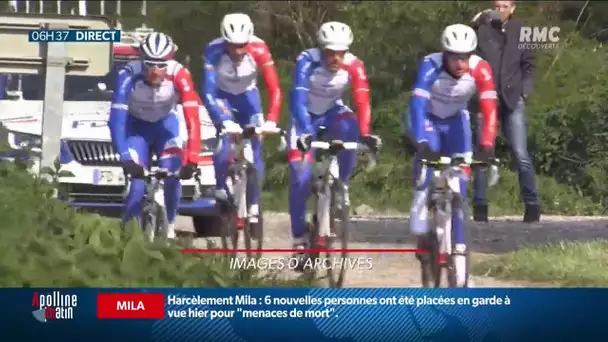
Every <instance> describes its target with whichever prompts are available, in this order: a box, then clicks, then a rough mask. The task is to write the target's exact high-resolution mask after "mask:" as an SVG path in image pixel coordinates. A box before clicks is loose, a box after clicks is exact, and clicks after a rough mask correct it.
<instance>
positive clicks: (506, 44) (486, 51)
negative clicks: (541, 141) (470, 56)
mask: <svg viewBox="0 0 608 342" xmlns="http://www.w3.org/2000/svg"><path fill="white" fill-rule="evenodd" d="M514 11H515V1H494V11H492V10H486V11H483V12H481V13H479V14H477V15H476V16H475V18H474V19H473V26H474V27H476V29H477V36H478V39H479V44H478V52H479V55H480V56H481V57H482V58H484V59H485V60H486V61H488V62H489V63H490V65H491V66H492V70H493V73H494V80H495V82H496V90H497V92H498V98H499V109H498V115H499V119H500V125H501V127H502V131H503V134H504V135H505V137H506V138H507V141H508V143H509V147H510V149H511V152H512V153H513V157H514V159H515V163H516V165H517V173H518V174H519V186H520V190H521V197H522V199H523V201H524V203H525V205H526V211H525V214H524V219H523V221H524V222H528V223H530V222H538V221H539V220H540V200H539V196H538V191H537V190H536V181H535V175H534V166H533V165H532V159H531V158H530V155H529V153H528V147H527V134H526V117H525V107H526V103H527V100H528V97H529V96H530V93H531V92H532V86H533V80H532V77H533V72H534V69H535V65H534V64H535V57H534V55H533V54H532V51H530V50H522V49H519V37H520V32H521V29H522V23H521V22H519V21H518V20H517V19H514V18H513V12H514ZM477 126H478V127H480V126H482V124H481V123H479V122H478V125H477ZM476 135H477V136H478V137H479V134H476ZM474 184H475V195H474V198H473V218H474V220H475V221H477V222H487V221H488V198H487V183H486V179H485V175H484V173H483V171H482V170H476V172H475V183H474Z"/></svg>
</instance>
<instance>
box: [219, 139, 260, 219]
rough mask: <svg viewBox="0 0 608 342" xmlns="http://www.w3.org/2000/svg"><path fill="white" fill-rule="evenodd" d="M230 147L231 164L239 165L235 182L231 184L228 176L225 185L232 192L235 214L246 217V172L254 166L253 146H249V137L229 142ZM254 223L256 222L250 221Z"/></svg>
mask: <svg viewBox="0 0 608 342" xmlns="http://www.w3.org/2000/svg"><path fill="white" fill-rule="evenodd" d="M231 149H232V151H233V152H234V162H233V165H234V164H235V165H240V167H237V172H235V184H231V183H232V180H231V178H228V181H227V182H226V186H227V187H228V190H229V191H230V193H232V194H233V196H234V200H235V204H236V208H237V210H236V214H237V217H238V218H242V219H244V218H248V216H249V215H248V211H247V183H248V179H247V173H248V171H249V170H251V168H254V167H255V166H254V164H253V163H254V160H253V148H252V147H251V139H249V138H240V139H239V141H238V142H234V140H233V141H232V142H231ZM252 223H256V222H252Z"/></svg>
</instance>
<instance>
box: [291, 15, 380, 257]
mask: <svg viewBox="0 0 608 342" xmlns="http://www.w3.org/2000/svg"><path fill="white" fill-rule="evenodd" d="M317 39H318V44H319V47H318V48H313V49H309V50H305V51H304V52H302V53H301V54H300V55H299V57H298V59H297V62H296V69H295V71H294V76H293V82H292V89H291V101H290V104H289V106H290V111H291V122H290V126H291V128H290V131H291V133H290V137H289V140H290V147H289V155H288V158H289V165H290V172H291V180H290V188H289V212H290V216H291V233H292V237H293V243H294V248H296V249H304V248H305V247H306V242H307V238H306V237H305V232H306V230H305V211H306V199H307V197H308V194H309V192H310V179H311V176H312V166H313V164H312V163H313V161H314V158H313V154H312V151H310V141H311V139H312V136H313V135H314V134H315V133H316V130H317V129H318V128H319V126H325V127H327V128H328V133H329V134H330V135H332V136H333V137H335V138H336V139H342V140H343V141H358V140H359V138H360V137H362V139H367V141H374V142H373V143H375V144H380V139H379V138H378V137H377V136H373V135H370V122H371V105H370V96H369V83H368V79H367V73H366V71H365V66H364V64H363V62H362V61H361V60H359V59H358V58H357V57H356V56H355V55H353V54H352V53H350V52H349V51H348V50H349V48H350V45H351V44H352V42H353V32H352V31H351V29H350V27H349V26H348V25H346V24H343V23H340V22H335V21H332V22H327V23H324V24H323V25H321V27H320V29H319V32H318V36H317ZM349 85H350V86H351V88H352V96H353V100H354V103H355V106H356V107H357V111H356V112H357V115H355V114H354V113H353V111H352V110H351V109H350V108H348V107H347V106H346V105H345V104H344V103H343V102H342V96H343V94H344V92H345V91H346V90H347V88H348V87H349ZM304 153H305V154H306V155H305V156H304ZM303 157H304V158H303ZM339 163H340V173H341V174H340V178H341V180H342V181H343V182H344V183H345V184H348V182H349V179H350V176H351V174H352V171H353V170H354V167H355V164H356V152H355V151H343V152H341V153H340V155H339ZM298 254H301V253H298Z"/></svg>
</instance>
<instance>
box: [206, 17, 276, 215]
mask: <svg viewBox="0 0 608 342" xmlns="http://www.w3.org/2000/svg"><path fill="white" fill-rule="evenodd" d="M220 31H221V34H222V36H221V37H220V38H217V39H215V40H214V41H212V42H211V43H209V45H208V46H207V48H206V49H205V52H204V56H203V59H204V66H205V68H204V69H205V70H204V74H203V80H204V82H203V87H202V92H201V93H202V96H203V102H204V104H205V107H206V108H207V110H208V112H209V116H210V118H211V120H212V121H213V123H214V124H215V125H216V127H217V128H218V130H219V129H222V128H224V129H226V130H227V131H229V132H233V131H235V129H236V130H237V131H238V129H239V128H240V127H244V126H247V125H255V126H257V127H263V128H264V129H273V128H276V127H277V123H278V120H279V114H280V110H281V101H282V95H281V89H280V87H279V78H278V75H277V72H276V69H275V66H274V61H273V60H272V55H271V54H270V51H269V49H268V46H267V45H266V43H265V42H264V41H263V40H261V39H260V38H258V37H256V36H255V35H254V34H253V23H252V22H251V18H249V16H248V15H246V14H243V13H232V14H227V15H226V16H224V18H223V19H222V22H221V25H220ZM258 71H261V72H262V76H263V78H264V82H265V83H266V89H267V91H268V95H269V110H268V116H267V120H265V119H264V114H263V112H262V103H261V101H260V93H259V91H258V88H257V81H256V80H257V74H258ZM233 114H234V115H233ZM228 139H229V137H228V136H225V137H224V138H223V148H222V150H221V151H219V153H217V154H215V155H214V157H213V163H214V166H215V178H216V197H218V198H219V199H224V200H225V199H227V198H228V196H227V193H226V172H227V171H228V164H229V158H230V143H229V140H228ZM251 144H252V149H253V153H254V160H255V167H256V170H257V172H258V179H259V180H262V179H264V161H263V159H262V146H261V141H260V140H259V139H258V138H253V139H252V142H251ZM247 194H248V195H249V201H248V202H249V203H251V205H250V207H249V209H248V211H249V218H250V221H251V222H255V218H256V217H257V216H258V215H259V198H260V187H259V186H256V187H254V188H252V189H247Z"/></svg>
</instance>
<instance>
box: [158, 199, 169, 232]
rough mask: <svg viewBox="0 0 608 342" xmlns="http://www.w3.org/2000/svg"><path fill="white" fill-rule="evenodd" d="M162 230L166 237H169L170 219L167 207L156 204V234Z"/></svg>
mask: <svg viewBox="0 0 608 342" xmlns="http://www.w3.org/2000/svg"><path fill="white" fill-rule="evenodd" d="M161 232H162V236H163V238H165V239H168V238H169V219H168V218H167V208H166V207H165V206H162V205H158V204H157V205H156V235H157V236H158V235H159V234H160V233H161Z"/></svg>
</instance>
